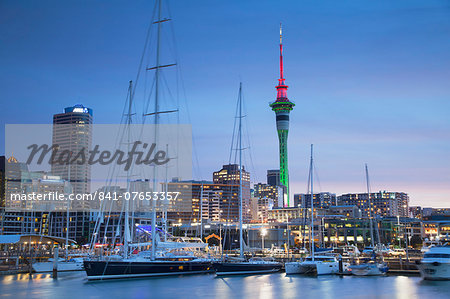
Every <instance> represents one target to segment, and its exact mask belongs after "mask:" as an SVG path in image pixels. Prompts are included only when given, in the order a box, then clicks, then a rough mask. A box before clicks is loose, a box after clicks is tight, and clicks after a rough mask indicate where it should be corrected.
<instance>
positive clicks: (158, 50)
mask: <svg viewBox="0 0 450 299" xmlns="http://www.w3.org/2000/svg"><path fill="white" fill-rule="evenodd" d="M157 24H158V30H157V41H156V66H155V111H154V113H155V119H154V124H155V143H157V141H158V140H157V139H158V128H157V127H158V121H159V114H158V112H159V71H160V62H159V56H160V50H161V0H159V1H158V21H157ZM156 171H157V169H156V166H155V167H153V192H156V189H157V184H156ZM155 255H156V202H155V201H154V200H152V252H151V259H152V260H154V259H155Z"/></svg>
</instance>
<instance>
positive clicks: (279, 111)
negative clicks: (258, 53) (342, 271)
mask: <svg viewBox="0 0 450 299" xmlns="http://www.w3.org/2000/svg"><path fill="white" fill-rule="evenodd" d="M282 33H283V32H282V27H281V23H280V79H278V85H277V86H276V89H277V99H276V101H275V102H273V103H271V104H270V107H271V108H272V110H273V111H275V115H276V122H277V132H278V141H279V145H280V184H281V185H283V186H284V187H285V189H286V193H285V195H284V206H289V172H288V153H287V138H288V132H289V113H290V112H291V110H292V109H293V108H294V106H295V104H294V103H293V102H291V101H289V99H288V98H287V89H288V86H287V85H286V84H285V82H284V81H285V79H284V73H283V38H282V37H283V34H282Z"/></svg>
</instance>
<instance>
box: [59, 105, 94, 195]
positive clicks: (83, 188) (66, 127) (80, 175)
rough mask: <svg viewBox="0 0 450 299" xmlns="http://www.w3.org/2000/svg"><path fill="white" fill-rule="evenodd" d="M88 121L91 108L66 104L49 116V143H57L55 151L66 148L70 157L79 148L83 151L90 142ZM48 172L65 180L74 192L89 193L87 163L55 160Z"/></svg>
mask: <svg viewBox="0 0 450 299" xmlns="http://www.w3.org/2000/svg"><path fill="white" fill-rule="evenodd" d="M92 122H93V114H92V109H90V108H86V107H84V106H83V105H75V106H73V107H67V108H65V109H64V113H60V114H55V115H53V145H57V151H58V152H59V153H61V152H63V151H68V152H69V153H70V154H69V155H73V156H74V157H75V155H76V154H77V153H79V152H80V151H85V153H86V154H87V152H88V151H89V150H90V149H91V143H92ZM86 156H87V155H86ZM51 171H52V173H53V174H54V175H57V176H60V177H61V178H62V179H63V180H69V181H70V183H71V185H72V187H73V192H74V193H90V189H91V187H90V180H91V168H90V165H88V163H86V162H85V163H80V164H78V163H76V162H75V163H71V164H70V165H66V164H65V163H63V164H59V163H58V162H55V163H54V164H52V168H51Z"/></svg>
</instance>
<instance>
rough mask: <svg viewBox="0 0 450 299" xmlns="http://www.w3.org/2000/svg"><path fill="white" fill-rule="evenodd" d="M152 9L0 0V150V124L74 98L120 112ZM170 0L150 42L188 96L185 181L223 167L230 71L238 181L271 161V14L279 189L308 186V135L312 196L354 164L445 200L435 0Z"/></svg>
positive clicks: (447, 130)
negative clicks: (190, 157) (168, 46)
mask: <svg viewBox="0 0 450 299" xmlns="http://www.w3.org/2000/svg"><path fill="white" fill-rule="evenodd" d="M164 2H166V1H164ZM153 6H154V1H150V0H146V1H143V0H142V1H111V0H108V1H107V0H103V1H96V0H90V1H87V0H86V1H69V0H65V1H56V0H52V1H48V0H42V1H17V0H0V98H1V107H0V120H1V126H2V128H1V134H0V140H1V143H0V148H1V150H0V154H2V155H3V154H6V156H9V155H10V154H11V153H4V125H5V124H21V123H25V124H34V123H37V124H43V123H51V121H52V115H53V114H55V113H60V112H62V109H63V108H64V107H68V106H73V105H74V104H77V103H81V104H83V105H85V106H87V107H90V108H92V109H93V111H94V122H95V123H118V122H120V119H121V114H122V108H123V106H124V101H125V96H126V91H127V86H128V81H129V80H134V78H135V77H136V72H137V69H138V66H139V61H140V58H141V53H142V48H143V47H144V41H145V36H146V31H147V28H148V26H149V23H150V21H151V17H152V13H153ZM169 6H170V15H171V18H173V24H172V25H173V28H174V32H175V36H174V38H175V40H176V44H177V55H172V54H173V53H171V52H170V51H167V52H165V53H164V55H163V61H162V63H163V64H166V63H173V62H174V59H175V58H174V59H171V58H170V57H176V61H177V63H178V65H179V70H181V71H182V77H183V84H184V86H185V91H182V92H181V94H184V92H185V101H186V103H187V105H186V104H181V105H180V109H181V111H182V112H181V113H180V114H181V116H180V119H181V120H182V121H183V122H184V123H189V122H190V123H191V124H192V128H193V136H194V146H195V148H194V150H195V152H196V157H198V158H197V159H198V164H199V165H196V162H195V163H194V168H195V169H194V178H196V179H207V180H211V179H212V172H213V171H216V170H219V169H220V168H221V166H222V164H226V163H228V157H229V151H230V143H231V136H232V131H233V122H234V116H235V106H236V100H237V94H238V88H239V82H241V81H242V83H243V91H244V98H245V106H246V115H247V118H246V122H247V125H248V126H247V128H248V132H249V139H250V151H251V155H252V161H253V163H251V162H250V160H249V159H248V158H247V159H246V161H245V164H246V167H247V169H248V170H249V171H250V172H251V175H252V182H253V183H256V182H265V180H266V177H265V173H266V170H267V169H276V168H278V167H279V160H278V139H277V133H276V129H275V115H274V112H273V111H271V109H270V108H269V106H268V104H269V102H271V101H274V100H275V96H276V89H275V86H276V85H277V83H278V81H277V78H278V76H279V73H278V54H279V53H278V41H279V38H278V31H279V23H280V22H282V23H283V28H284V29H283V30H284V31H283V33H284V38H283V41H284V45H283V46H284V62H285V77H286V83H287V85H289V89H288V97H289V99H290V100H291V101H293V102H295V104H296V106H295V108H294V110H293V111H292V112H291V114H290V115H291V122H290V132H289V164H290V165H289V175H290V182H291V193H292V194H293V193H304V192H306V190H307V183H306V182H307V176H308V164H309V148H310V144H311V143H313V144H314V147H315V164H316V173H317V176H318V179H319V180H318V181H317V182H316V189H315V191H317V192H319V191H324V192H325V191H329V192H333V193H337V194H338V195H339V194H342V193H354V192H361V193H362V192H365V177H364V163H368V166H369V171H370V179H371V188H372V191H378V190H387V191H400V192H407V193H408V194H409V195H410V198H411V202H410V204H411V205H422V206H424V207H430V206H434V207H450V204H449V202H450V116H449V113H450V3H449V2H448V1H446V0H441V1H434V0H423V1H414V0H407V1H392V0H390V1H356V0H355V1H344V0H343V1H298V0H297V1H263V0H257V1H242V0H241V1H234V0H233V1H218V0H217V1H216V0H203V1H181V0H179V1H175V0H172V1H170V3H169ZM165 13H166V14H167V10H165ZM164 26H166V24H164ZM171 39H172V36H169V37H168V40H171ZM153 45H154V43H153ZM147 66H152V65H151V63H148V65H147ZM169 77H170V75H169ZM183 98H184V96H183ZM183 101H184V100H183ZM183 101H181V103H184V102H183ZM247 151H248V150H247ZM246 156H247V157H248V153H247V154H246ZM194 160H196V159H194ZM252 164H253V165H252ZM292 194H291V195H292Z"/></svg>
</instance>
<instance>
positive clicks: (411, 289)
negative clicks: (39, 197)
mask: <svg viewBox="0 0 450 299" xmlns="http://www.w3.org/2000/svg"><path fill="white" fill-rule="evenodd" d="M0 297H4V298H14V299H17V298H27V299H29V298H65V299H69V298H78V299H86V298H108V299H110V298H158V299H162V298H179V299H183V298H196V299H202V298H219V299H221V298H223V299H229V298H333V299H335V298H398V299H413V298H433V299H439V298H450V281H424V280H422V279H421V278H420V277H417V276H386V277H352V276H343V277H340V276H321V277H305V276H286V274H285V273H276V274H270V275H254V276H237V277H224V278H217V277H215V275H214V274H209V275H193V276H177V277H158V278H145V279H135V280H115V281H101V282H88V281H87V280H86V275H85V273H84V272H72V273H60V274H59V277H58V279H57V280H54V279H53V278H52V277H51V275H50V274H34V275H33V278H32V279H30V278H29V275H28V274H20V275H6V276H2V277H0Z"/></svg>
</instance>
